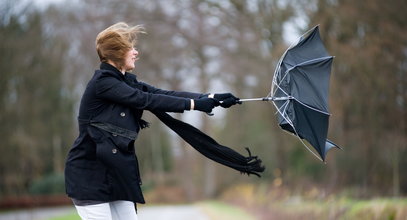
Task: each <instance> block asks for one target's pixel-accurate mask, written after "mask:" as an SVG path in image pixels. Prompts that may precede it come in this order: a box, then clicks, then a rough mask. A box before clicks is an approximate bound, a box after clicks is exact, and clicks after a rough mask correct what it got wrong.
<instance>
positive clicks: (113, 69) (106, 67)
mask: <svg viewBox="0 0 407 220" xmlns="http://www.w3.org/2000/svg"><path fill="white" fill-rule="evenodd" d="M100 69H101V70H109V71H111V72H114V73H115V74H117V75H119V76H120V78H122V79H124V75H123V73H122V72H120V71H119V70H118V69H117V68H116V67H114V66H113V65H111V64H108V63H105V62H103V63H101V64H100ZM125 74H127V73H125Z"/></svg>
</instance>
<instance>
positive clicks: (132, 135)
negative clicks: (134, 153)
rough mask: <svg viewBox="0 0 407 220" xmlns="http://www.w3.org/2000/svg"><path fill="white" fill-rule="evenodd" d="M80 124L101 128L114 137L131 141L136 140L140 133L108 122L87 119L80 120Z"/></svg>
mask: <svg viewBox="0 0 407 220" xmlns="http://www.w3.org/2000/svg"><path fill="white" fill-rule="evenodd" d="M78 120H79V123H80V124H83V123H85V124H89V125H91V126H93V127H96V128H99V129H101V130H104V131H107V132H109V133H111V134H113V135H117V136H121V137H125V138H129V139H131V140H136V139H137V135H138V133H137V132H135V131H131V130H128V129H125V128H122V127H119V126H116V125H112V124H109V123H106V122H97V121H91V120H86V119H78Z"/></svg>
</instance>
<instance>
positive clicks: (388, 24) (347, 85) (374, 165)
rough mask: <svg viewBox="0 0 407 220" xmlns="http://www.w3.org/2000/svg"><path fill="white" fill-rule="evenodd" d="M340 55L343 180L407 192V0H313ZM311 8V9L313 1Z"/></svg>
mask: <svg viewBox="0 0 407 220" xmlns="http://www.w3.org/2000/svg"><path fill="white" fill-rule="evenodd" d="M307 2H308V3H309V2H312V3H311V4H309V5H313V6H316V7H315V8H314V10H309V12H310V25H314V24H318V23H320V24H321V26H322V28H321V29H322V31H323V34H322V35H323V36H325V41H326V43H327V46H328V48H329V51H330V52H331V53H332V54H333V55H335V56H336V59H335V62H334V74H333V76H332V77H333V80H332V82H333V83H332V91H333V92H332V99H331V104H332V109H333V113H334V115H335V116H334V124H335V125H337V126H338V127H336V128H335V127H334V128H333V129H332V133H333V136H336V137H338V138H337V139H339V140H340V141H339V142H342V143H340V144H342V145H343V146H344V147H345V151H346V153H340V154H339V155H338V157H337V160H335V163H336V166H335V169H338V170H340V171H339V172H341V182H342V184H346V185H348V184H351V185H355V186H357V187H360V189H366V190H365V191H362V194H363V195H369V193H371V192H369V191H372V190H374V191H376V192H381V193H388V194H390V193H393V194H394V195H398V194H399V192H400V190H402V192H404V193H405V192H406V190H407V177H406V175H402V173H404V172H402V170H401V169H400V168H401V167H405V166H406V160H402V159H401V158H404V157H406V156H407V145H406V143H407V125H406V122H407V108H406V101H407V90H406V88H407V77H406V75H407V74H406V72H407V67H406V62H407V53H406V49H407V38H406V37H405V36H406V34H407V16H406V13H404V12H405V11H406V10H407V2H406V1H402V0H392V1H386V2H383V1H379V0H367V1H364V2H355V1H348V0H341V1H324V0H318V1H307ZM311 7H312V6H311Z"/></svg>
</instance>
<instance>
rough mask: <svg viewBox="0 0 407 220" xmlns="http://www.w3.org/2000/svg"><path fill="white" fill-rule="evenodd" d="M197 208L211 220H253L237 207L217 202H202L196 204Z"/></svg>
mask: <svg viewBox="0 0 407 220" xmlns="http://www.w3.org/2000/svg"><path fill="white" fill-rule="evenodd" d="M197 206H198V207H200V208H201V210H202V211H203V212H204V213H205V214H207V215H208V216H209V217H210V219H211V220H255V219H256V218H255V217H254V216H251V215H250V214H249V213H247V212H246V211H244V210H243V209H240V208H238V207H235V206H232V205H229V204H226V203H223V202H219V201H204V202H200V203H197Z"/></svg>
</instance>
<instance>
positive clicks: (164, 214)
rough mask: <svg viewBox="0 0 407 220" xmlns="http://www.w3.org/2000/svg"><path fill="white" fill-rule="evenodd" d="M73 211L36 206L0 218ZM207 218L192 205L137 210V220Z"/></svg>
mask: <svg viewBox="0 0 407 220" xmlns="http://www.w3.org/2000/svg"><path fill="white" fill-rule="evenodd" d="M72 212H75V208H74V207H72V206H70V207H58V208H38V209H30V210H23V211H12V212H7V213H0V220H47V219H49V218H52V217H56V216H62V215H66V214H70V213H72ZM191 217H192V218H193V219H194V220H209V217H208V216H206V215H205V214H204V213H203V212H202V211H201V210H200V209H199V208H198V207H196V206H193V205H176V206H171V205H163V206H144V207H140V208H139V211H138V218H139V220H164V219H177V220H187V219H188V220H189V219H191Z"/></svg>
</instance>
